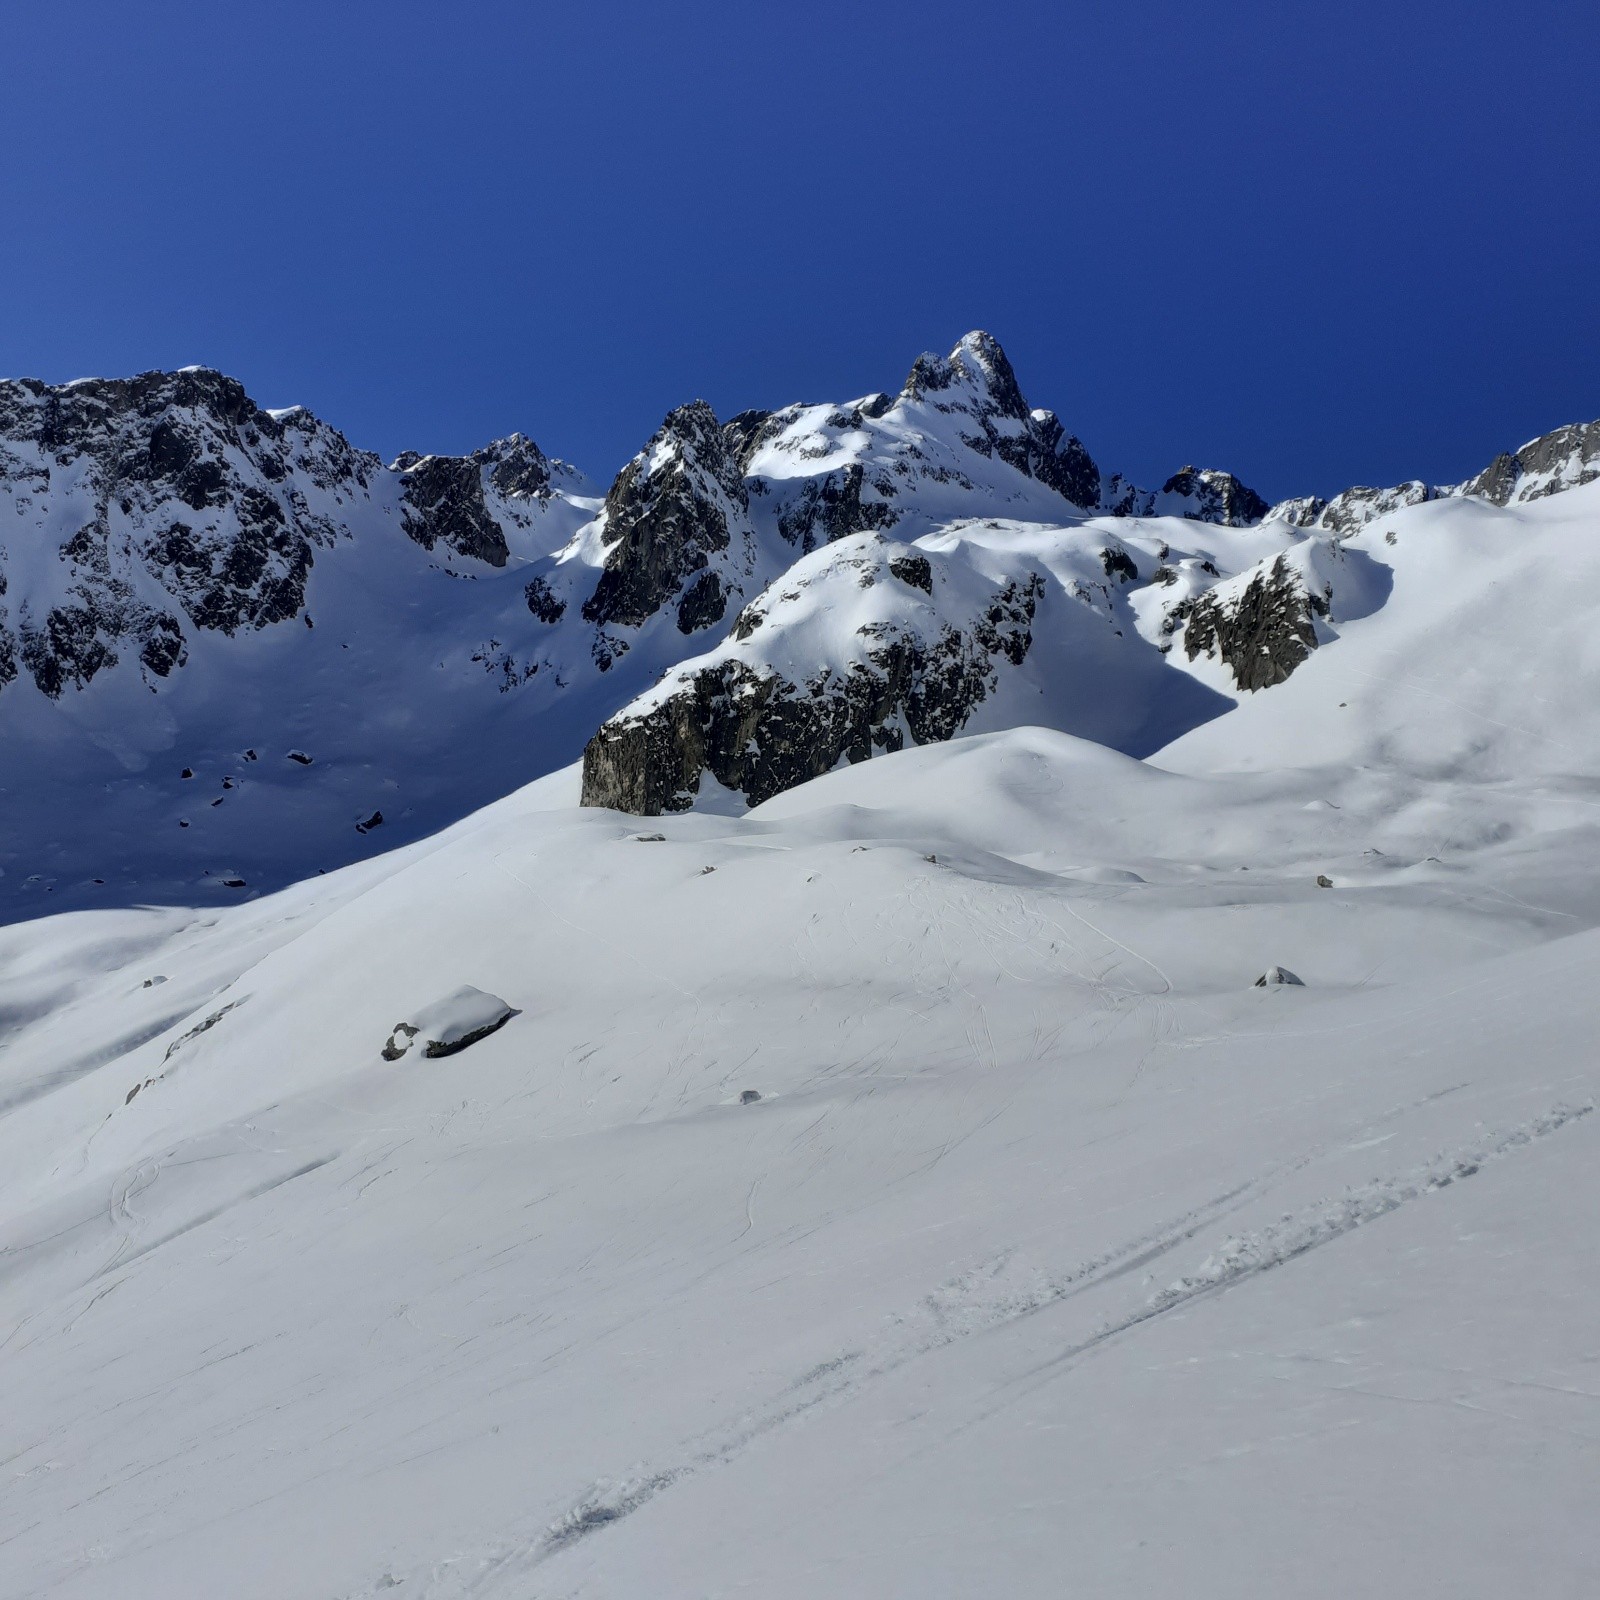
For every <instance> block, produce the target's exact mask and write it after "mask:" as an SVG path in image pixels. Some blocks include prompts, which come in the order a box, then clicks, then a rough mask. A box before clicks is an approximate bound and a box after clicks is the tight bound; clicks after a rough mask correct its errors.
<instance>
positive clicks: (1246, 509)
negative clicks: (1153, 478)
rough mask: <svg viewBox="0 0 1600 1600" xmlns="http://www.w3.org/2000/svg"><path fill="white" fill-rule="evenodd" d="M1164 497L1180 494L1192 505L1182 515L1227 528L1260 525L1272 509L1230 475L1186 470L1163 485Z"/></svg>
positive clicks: (1252, 490) (1207, 470)
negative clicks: (1255, 523)
mask: <svg viewBox="0 0 1600 1600" xmlns="http://www.w3.org/2000/svg"><path fill="white" fill-rule="evenodd" d="M1161 492H1162V494H1164V495H1168V494H1173V495H1180V496H1182V497H1183V498H1184V499H1186V500H1189V501H1191V502H1192V503H1193V509H1192V510H1185V511H1184V513H1183V515H1184V516H1186V517H1188V518H1190V519H1191V520H1192V521H1195V522H1214V523H1216V524H1217V525H1218V526H1219V527H1224V528H1244V527H1248V526H1249V525H1250V524H1251V523H1254V522H1259V521H1260V520H1261V519H1262V518H1263V517H1264V516H1266V514H1267V512H1268V511H1269V510H1271V507H1270V506H1268V504H1267V502H1266V501H1265V500H1263V499H1262V498H1261V496H1260V495H1258V494H1257V493H1256V492H1255V490H1254V489H1250V488H1247V487H1246V486H1245V485H1244V484H1242V483H1240V482H1239V480H1238V479H1237V478H1236V477H1234V475H1233V474H1232V473H1231V472H1215V471H1212V470H1210V469H1204V470H1203V469H1201V468H1199V467H1185V468H1184V469H1183V470H1182V471H1181V472H1175V473H1174V474H1173V475H1172V476H1171V477H1170V478H1168V479H1167V481H1166V482H1165V483H1164V484H1162V486H1161Z"/></svg>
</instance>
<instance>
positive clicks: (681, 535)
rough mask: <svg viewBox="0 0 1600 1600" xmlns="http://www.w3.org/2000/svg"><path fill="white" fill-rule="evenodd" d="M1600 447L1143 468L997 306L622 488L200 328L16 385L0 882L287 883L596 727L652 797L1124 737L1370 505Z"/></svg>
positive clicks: (1334, 626) (658, 437) (1132, 746)
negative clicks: (243, 356) (851, 392)
mask: <svg viewBox="0 0 1600 1600" xmlns="http://www.w3.org/2000/svg"><path fill="white" fill-rule="evenodd" d="M1597 471H1600V425H1595V426H1591V427H1589V428H1567V429H1562V430H1559V431H1558V432H1557V433H1555V434H1552V435H1549V436H1547V438H1546V439H1544V440H1539V441H1535V442H1534V443H1533V444H1531V445H1528V446H1525V447H1524V448H1523V450H1521V451H1519V452H1518V453H1517V455H1516V456H1514V457H1513V456H1506V457H1502V458H1500V459H1499V460H1498V461H1497V462H1496V463H1494V464H1493V465H1492V466H1491V467H1490V468H1489V469H1487V470H1486V472H1485V473H1483V474H1481V475H1480V476H1479V478H1477V479H1474V480H1472V481H1471V482H1469V483H1468V484H1465V485H1458V486H1456V487H1455V488H1453V489H1450V490H1434V489H1427V488H1425V487H1424V486H1420V485H1405V486H1401V487H1400V488H1399V489H1395V490H1387V491H1369V490H1351V491H1348V492H1347V493H1346V494H1345V495H1342V496H1340V497H1338V498H1337V499H1336V500H1334V501H1332V502H1329V503H1327V504H1323V503H1322V502H1320V501H1294V502H1287V503H1285V504H1284V505H1282V506H1279V507H1276V508H1268V507H1267V506H1266V505H1265V503H1264V502H1263V501H1262V500H1261V499H1260V498H1259V497H1258V496H1256V495H1255V494H1254V493H1253V492H1252V491H1250V490H1249V489H1248V488H1246V487H1245V486H1244V485H1242V484H1241V483H1239V482H1238V481H1237V480H1236V479H1235V478H1233V477H1232V476H1231V475H1229V474H1227V473H1225V472H1219V471H1213V470H1200V469H1196V468H1192V467H1186V468H1184V469H1182V470H1181V471H1179V472H1177V473H1175V474H1174V475H1173V476H1172V477H1171V478H1169V479H1168V480H1166V481H1165V482H1164V483H1163V484H1162V486H1161V488H1160V489H1156V490H1146V489H1141V488H1138V487H1137V486H1136V485H1133V484H1131V483H1129V482H1127V481H1126V480H1125V479H1124V478H1122V477H1120V476H1117V475H1108V474H1104V473H1102V471H1101V469H1100V467H1099V466H1098V465H1097V464H1096V463H1095V461H1094V460H1093V458H1092V457H1091V456H1090V454H1089V452H1088V450H1087V449H1086V448H1085V447H1084V445H1083V444H1082V443H1081V442H1080V441H1079V440H1078V439H1077V438H1076V437H1074V436H1073V435H1071V434H1069V433H1068V432H1067V431H1066V429H1065V428H1064V427H1063V426H1062V424H1061V422H1060V421H1059V419H1058V418H1057V417H1055V416H1054V414H1052V413H1050V412H1048V411H1043V410H1038V409H1034V408H1032V407H1031V406H1030V405H1029V404H1028V402H1027V401H1026V400H1025V399H1024V398H1023V395H1022V391H1021V389H1020V387H1019V385H1018V382H1017V379H1016V376H1015V374H1014V373H1013V371H1012V369H1011V366H1010V363H1009V361H1008V360H1007V359H1006V356H1005V354H1004V352H1003V351H1002V350H1001V348H1000V346H999V344H998V343H997V342H996V341H995V340H994V339H992V338H991V337H990V336H988V335H986V334H981V333H975V334H970V335H968V336H967V337H966V338H964V339H963V340H961V341H960V342H959V343H958V344H957V345H956V347H955V348H954V349H953V350H952V351H951V352H950V354H949V355H948V356H947V357H937V356H924V357H922V358H920V359H919V360H918V361H917V362H916V363H915V364H914V365H913V367H912V369H911V372H910V374H909V376H908V377H907V379H906V381H905V383H904V384H903V385H902V387H901V389H900V390H899V391H898V392H897V393H895V394H893V395H890V394H875V395H868V396H864V397H862V398H860V399H857V400H853V401H847V402H842V403H838V404H824V405H794V406H788V407H785V408H783V409H781V410H779V411H775V412H745V413H741V414H740V415H738V416H736V417H734V418H732V419H731V420H729V421H728V422H727V423H722V422H720V421H719V420H718V418H717V417H716V416H715V415H714V414H713V412H712V411H711V409H710V408H709V407H708V406H706V405H705V404H704V403H703V402H694V403H692V404H689V405H686V406H683V407H680V408H679V409H677V410H675V411H673V412H672V413H671V414H670V415H669V416H668V417H667V418H666V419H665V421H664V422H663V424H662V426H661V428H660V429H659V430H658V431H657V433H656V434H655V435H654V437H653V438H652V439H651V440H650V441H649V442H648V443H647V445H646V446H645V448H644V449H643V450H642V451H641V452H640V453H639V454H638V455H637V456H636V457H635V458H634V459H633V460H632V461H630V462H629V463H628V464H627V465H626V466H625V467H624V468H623V470H622V472H621V473H620V474H619V475H618V476H617V478H616V479H615V481H614V482H613V484H612V485H611V488H610V489H609V491H608V492H607V493H606V494H605V495H604V496H601V495H600V494H599V493H598V492H596V491H595V490H594V489H593V487H592V486H591V485H590V484H589V483H588V481H587V480H586V479H584V477H583V476H582V475H581V474H580V473H578V472H577V471H576V470H575V469H573V468H571V467H569V466H566V465H565V464H563V463H561V462H559V461H555V460H552V459H551V458H549V457H547V456H546V455H545V454H544V453H543V452H542V451H541V450H540V449H539V448H538V446H537V445H535V444H534V443H533V442H532V441H531V440H528V439H526V438H523V437H522V436H520V435H512V436H511V437H509V438H507V439H503V440H500V441H497V442H495V443H493V444H491V445H488V446H486V447H485V448H483V449H481V450H479V451H476V452H474V453H473V454H471V455H468V456H463V457H446V456H437V455H434V456H418V455H416V454H412V453H408V454H406V455H402V456H401V457H400V458H399V459H398V460H396V461H395V462H393V463H392V464H390V465H388V466H385V465H384V464H383V463H382V462H381V461H379V460H378V459H377V458H376V457H375V456H372V455H370V454H368V453H366V452H363V451H361V450H358V449H356V448H355V447H353V446H352V445H351V444H350V443H349V442H348V441H347V440H346V439H345V438H344V437H343V436H342V435H341V434H339V433H338V432H337V431H336V430H335V429H334V428H332V427H330V426H329V425H328V424H326V423H324V422H321V421H319V420H317V419H315V418H314V417H312V416H311V415H310V414H309V413H307V412H306V411H304V410H303V409H289V410H280V411H268V410H263V409H262V408H260V407H259V406H257V405H256V404H255V403H254V402H253V401H252V400H251V399H250V398H249V396H248V395H247V394H246V393H245V391H244V389H243V388H242V387H241V386H240V385H239V384H238V383H236V382H235V381H233V380H231V379H229V378H226V377H223V376H222V375H220V374H218V373H215V372H210V371H207V370H204V369H190V370H186V371H182V372H177V373H151V374H146V375H144V376H142V377H139V378H134V379H128V380H98V379H96V380H85V381H82V382H79V383H75V384H68V385H64V386H61V387H58V388H51V387H49V386H46V385H44V384H41V383H38V382H34V381H30V380H21V381H13V382H10V383H5V384H0V750H3V751H4V753H5V758H6V759H5V761H4V765H3V768H0V873H3V876H0V912H3V914H5V915H18V914H28V913H36V912H38V911H40V910H43V909H46V908H48V907H52V906H58V905H61V904H63V903H66V904H74V905H93V904H107V903H126V902H128V901H130V900H134V899H138V898H152V897H153V898H157V899H162V898H167V899H188V898H193V897H195V896H199V897H201V898H210V899H219V898H220V899H227V898H229V897H236V896H237V895H239V894H248V893H253V892H256V891H258V890H260V889H263V888H270V887H274V886H278V885H282V884H284V883H287V882H290V881H293V880H294V879H296V878H298V877H301V876H304V875H305V874H307V873H311V872H316V871H318V870H325V869H332V868H334V867H337V866H339V865H342V864H344V863H346V862H348V861H351V860H354V859H358V858H360V857H362V856H364V855H367V854H370V853H371V852H372V851H374V850H375V849H378V848H381V847H382V846H383V845H384V844H386V843H394V842H404V841H406V840H410V839H414V838H420V837H423V836H425V835H427V834H428V833H430V832H432V831H434V830H435V829H437V828H439V827H441V826H443V825H445V824H447V823H448V822H450V821H452V820H454V819H456V818H458V817H460V816H462V815H465V814H467V813H469V812H470V811H472V810H473V809H475V808H476V807H478V806H480V805H483V804H486V803H488V802H489V801H490V800H493V799H495V798H497V797H499V796H501V795H504V794H506V793H508V792H510V791H511V790H512V789H514V788H516V787H517V786H518V785H519V784H521V783H524V782H527V781H529V780H531V779H533V778H535V777H538V776H539V775H541V774H543V773H547V772H550V771H552V770H555V769H556V768H559V767H561V766H563V765H565V764H566V763H568V762H570V761H572V760H574V759H576V758H577V757H578V756H579V754H580V753H581V752H583V750H584V749H585V747H586V746H587V747H588V749H589V760H588V765H587V769H586V779H585V795H586V797H587V798H588V799H589V800H591V801H593V802H594V803H599V804H609V805H625V806H629V807H632V808H635V809H638V810H641V811H645V812H655V811H659V810H661V809H663V808H669V809H670V808H673V807H679V806H682V805H685V804H688V803H690V802H691V801H692V799H693V797H694V796H695V795H697V794H702V793H703V795H704V797H705V798H706V799H708V800H709V798H710V797H711V795H712V794H713V793H714V792H715V793H720V792H721V791H722V790H728V791H733V792H734V793H735V794H737V795H738V796H740V797H742V798H743V799H744V800H749V799H760V798H763V797H765V796H767V795H769V794H772V793H775V792H778V791H779V790H780V789H782V788H784V787H786V786H788V785H789V784H792V783H795V782H799V781H802V780H803V779H804V778H806V777H810V776H813V775H815V774H817V773H820V772H823V771H826V770H828V769H829V768H831V767H832V766H833V765H835V764H837V763H838V762H839V761H840V760H856V759H859V758H860V757H862V756H863V755H866V754H870V753H872V752H874V751H881V750H892V749H896V748H899V747H900V746H901V745H903V744H905V743H907V742H911V743H923V742H927V741H929V740H936V739H943V738H948V737H950V736H952V735H953V734H955V733H958V732H962V731H977V730H981V729H989V728H998V727H1005V726H1010V725H1015V724H1016V723H1017V722H1019V721H1023V722H1033V723H1044V724H1046V725H1049V726H1053V727H1057V728H1059V729H1061V730H1063V731H1066V732H1071V733H1076V734H1080V735H1083V736H1086V737H1090V738H1094V739H1097V740H1100V741H1102V742H1106V743H1109V744H1111V745H1112V746H1113V747H1115V748H1117V749H1120V750H1123V751H1125V752H1127V753H1130V754H1135V755H1142V754H1145V753H1148V752H1149V751H1151V750H1154V749H1156V748H1158V747H1159V746H1161V745H1163V744H1165V743H1167V742H1169V741H1170V740H1171V739H1173V738H1176V737H1177V736H1178V735H1179V734H1181V733H1183V732H1185V731H1187V730H1189V729H1191V728H1193V727H1196V726H1198V725H1199V724H1200V723H1202V722H1204V721H1206V720H1207V719H1208V718H1210V717H1213V716H1216V715H1218V714H1220V713H1222V712H1223V711H1226V710H1228V709H1229V708H1230V706H1231V705H1232V704H1233V702H1234V700H1235V699H1236V698H1237V691H1239V690H1247V691H1249V690H1256V689H1260V688H1264V687H1269V686H1271V685H1273V684H1276V683H1278V682H1280V681H1281V680H1282V679H1283V678H1284V677H1286V676H1287V675H1288V674H1289V673H1290V672H1292V671H1293V670H1294V668H1295V667H1296V666H1297V665H1298V664H1299V663H1300V662H1301V661H1302V660H1303V659H1304V658H1305V656H1306V654H1307V653H1308V652H1309V651H1310V650H1311V649H1313V648H1315V646H1316V645H1317V644H1318V643H1319V642H1322V641H1324V640H1326V639H1328V638H1331V637H1332V636H1333V635H1334V633H1335V632H1336V631H1337V630H1338V629H1339V627H1340V626H1341V625H1342V624H1343V623H1345V622H1348V621H1351V620H1355V619H1358V618H1360V617H1362V616H1364V615H1366V614H1367V612H1368V611H1369V610H1370V609H1371V608H1372V607H1374V606H1376V605H1379V604H1381V601H1382V597H1383V590H1384V585H1385V584H1386V582H1387V581H1388V580H1387V577H1386V573H1387V572H1388V566H1387V565H1386V563H1385V561H1384V559H1383V552H1382V551H1379V550H1376V549H1375V548H1373V547H1371V540H1370V539H1367V540H1363V541H1361V545H1360V548H1357V547H1355V545H1354V544H1353V543H1352V536H1353V535H1356V534H1358V533H1359V532H1360V531H1361V530H1362V529H1363V528H1366V527H1368V526H1369V525H1371V526H1376V522H1375V520H1374V519H1379V520H1381V519H1382V518H1383V517H1385V516H1387V515H1388V514H1389V513H1391V512H1394V511H1397V510H1399V509H1401V508H1403V507H1404V506H1405V505H1408V504H1411V503H1413V502H1416V503H1424V502H1429V501H1433V500H1437V499H1439V498H1440V497H1441V496H1447V497H1459V496H1461V495H1463V494H1465V495H1470V496H1472V497H1475V498H1478V499H1484V500H1487V501H1489V502H1491V503H1493V504H1507V505H1522V504H1525V503H1531V502H1532V501H1533V500H1535V499H1537V498H1540V497H1544V496H1547V495H1549V494H1551V493H1553V492H1554V491H1555V490H1557V489H1560V488H1565V487H1570V486H1572V485H1575V484H1578V483H1581V482H1583V481H1586V480H1587V479H1588V478H1590V477H1592V476H1594V474H1595V473H1596V472H1597ZM1218 664H1220V665H1221V666H1222V667H1223V668H1224V669H1225V670H1224V671H1223V672H1222V673H1221V674H1220V675H1219V674H1218V673H1217V672H1216V671H1214V670H1213V668H1214V667H1215V666H1216V665H1218ZM597 730H598V731H597ZM62 816H71V817H73V818H74V819H75V825H74V827H73V828H72V829H70V830H67V829H62V828H61V827H60V826H59V825H58V824H59V819H60V818H61V817H62Z"/></svg>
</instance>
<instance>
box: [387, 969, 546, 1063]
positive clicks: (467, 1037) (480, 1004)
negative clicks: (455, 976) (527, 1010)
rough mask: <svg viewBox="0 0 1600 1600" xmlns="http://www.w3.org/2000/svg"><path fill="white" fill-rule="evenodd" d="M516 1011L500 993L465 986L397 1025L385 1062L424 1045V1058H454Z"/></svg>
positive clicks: (503, 1023)
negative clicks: (457, 1053)
mask: <svg viewBox="0 0 1600 1600" xmlns="http://www.w3.org/2000/svg"><path fill="white" fill-rule="evenodd" d="M517 1014H518V1013H517V1009H516V1007H515V1006H511V1005H507V1004H506V1002H505V1001H504V1000H502V999H501V998H500V996H499V995H497V994H489V993H487V992H486V991H484V990H482V989H475V988H473V986H472V985H471V984H470V983H469V984H463V985H462V987H461V988H459V989H457V990H456V991H455V992H454V993H453V994H448V995H446V996H445V997H444V999H442V1000H436V1001H434V1003H433V1004H432V1005H430V1006H424V1007H423V1008H422V1009H421V1010H420V1011H415V1012H413V1013H412V1016H411V1020H410V1021H409V1022H397V1023H396V1024H395V1025H394V1031H393V1032H392V1033H391V1034H390V1035H389V1038H388V1040H387V1042H386V1043H385V1044H384V1047H383V1059H384V1060H385V1061H398V1060H399V1059H400V1058H401V1056H403V1055H405V1054H406V1053H407V1052H408V1051H409V1050H411V1049H412V1048H413V1047H414V1046H416V1045H417V1044H418V1043H419V1042H420V1044H421V1048H422V1053H423V1055H425V1056H453V1055H454V1054H455V1053H456V1052H457V1051H458V1050H465V1049H466V1048H467V1046H468V1045H469V1044H476V1043H477V1042H478V1041H479V1040H480V1039H486V1038H488V1036H489V1035H490V1034H491V1033H494V1032H495V1031H496V1030H497V1029H500V1028H503V1027H504V1026H505V1025H506V1023H508V1022H509V1021H510V1020H511V1019H512V1018H513V1017H514V1016H516V1015H517Z"/></svg>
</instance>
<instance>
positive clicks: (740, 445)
mask: <svg viewBox="0 0 1600 1600" xmlns="http://www.w3.org/2000/svg"><path fill="white" fill-rule="evenodd" d="M771 418H772V413H771V412H770V411H741V412H740V413H739V414H738V415H737V416H735V417H730V418H729V419H728V421H727V422H725V423H724V424H723V426H722V437H723V440H724V442H725V443H726V445H727V448H728V454H729V455H730V456H731V457H732V458H733V460H734V462H735V463H736V464H737V465H738V468H739V472H740V474H741V475H743V474H744V473H747V472H748V471H749V470H750V458H751V457H752V456H753V455H754V454H755V453H756V451H757V450H758V449H759V448H760V447H761V445H762V444H763V443H764V442H765V439H766V437H767V435H768V429H767V424H768V422H769V421H770V420H771Z"/></svg>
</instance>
